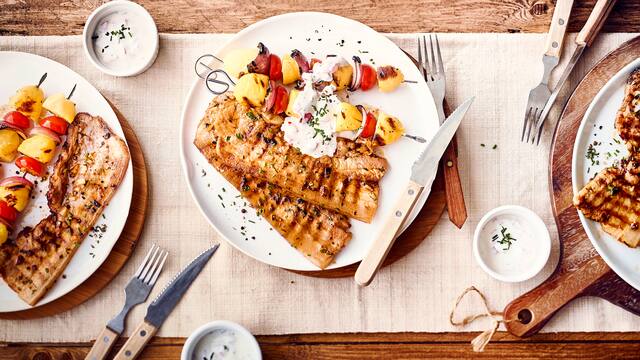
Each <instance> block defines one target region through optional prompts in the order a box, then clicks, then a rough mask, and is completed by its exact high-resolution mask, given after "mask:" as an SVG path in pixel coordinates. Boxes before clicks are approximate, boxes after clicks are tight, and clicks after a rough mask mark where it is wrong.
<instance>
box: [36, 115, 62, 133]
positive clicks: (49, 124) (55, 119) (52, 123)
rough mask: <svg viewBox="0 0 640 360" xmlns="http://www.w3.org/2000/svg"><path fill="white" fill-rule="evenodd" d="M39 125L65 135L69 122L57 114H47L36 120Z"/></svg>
mask: <svg viewBox="0 0 640 360" xmlns="http://www.w3.org/2000/svg"><path fill="white" fill-rule="evenodd" d="M38 123H39V124H40V126H42V127H44V128H47V129H49V130H51V131H54V132H55V133H57V134H58V135H65V134H66V133H67V127H68V126H69V123H68V122H67V121H66V120H65V119H63V118H61V117H59V116H47V117H45V118H42V119H40V121H39V122H38Z"/></svg>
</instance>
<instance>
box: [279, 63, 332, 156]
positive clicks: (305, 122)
mask: <svg viewBox="0 0 640 360" xmlns="http://www.w3.org/2000/svg"><path fill="white" fill-rule="evenodd" d="M317 66H318V65H316V67H317ZM314 69H315V67H314ZM302 79H303V80H304V82H305V86H304V89H303V90H302V91H301V92H300V93H299V94H298V96H297V97H296V99H295V101H294V103H293V108H292V109H293V111H294V112H295V113H296V115H298V116H288V117H286V118H285V119H284V122H283V123H282V126H281V127H280V128H281V130H282V131H283V133H284V140H285V141H286V142H288V143H289V144H291V145H292V146H295V147H296V148H298V149H299V150H300V152H302V153H303V154H306V155H309V156H312V157H314V158H319V157H321V156H324V155H328V156H332V155H333V154H334V153H335V152H336V147H337V140H336V133H335V132H336V118H337V116H338V115H337V114H338V111H340V110H339V109H340V102H341V100H340V99H339V98H338V96H336V94H335V93H334V92H335V88H334V87H333V85H327V86H326V87H325V88H324V89H323V90H322V91H320V92H318V91H316V90H315V89H314V88H313V83H314V81H313V80H314V73H305V74H303V75H302Z"/></svg>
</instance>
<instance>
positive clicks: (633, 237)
mask: <svg viewBox="0 0 640 360" xmlns="http://www.w3.org/2000/svg"><path fill="white" fill-rule="evenodd" d="M615 127H616V130H617V131H618V133H619V135H620V138H622V140H624V141H625V143H626V145H627V148H628V149H629V153H630V155H629V156H628V157H627V158H625V159H623V160H621V161H620V163H619V164H617V165H616V166H612V167H609V168H606V169H604V170H602V171H601V172H600V173H599V174H598V175H596V177H595V178H593V179H592V180H591V181H589V182H588V183H587V184H586V185H585V187H584V188H583V189H581V190H580V191H579V192H578V193H577V194H576V196H575V197H574V199H573V204H574V205H575V206H576V208H578V210H580V211H581V212H582V213H583V214H584V216H586V217H587V218H589V219H591V220H594V221H596V222H598V223H600V225H601V226H602V229H603V230H604V231H605V232H607V233H608V234H610V235H611V236H613V237H614V238H615V239H617V240H619V241H621V242H623V243H625V244H626V245H628V246H630V247H637V246H638V245H639V244H640V229H639V226H640V201H638V185H639V184H640V69H636V70H634V71H633V72H632V73H631V75H630V76H629V78H628V80H627V85H626V86H625V92H624V98H623V100H622V105H621V106H620V109H619V110H618V113H617V114H616V119H615Z"/></svg>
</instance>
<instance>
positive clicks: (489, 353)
mask: <svg viewBox="0 0 640 360" xmlns="http://www.w3.org/2000/svg"><path fill="white" fill-rule="evenodd" d="M101 2H102V1H79V0H71V1H56V0H23V1H13V0H5V1H3V2H2V3H0V35H71V34H80V33H82V27H83V25H84V21H85V19H86V18H87V16H88V15H89V13H90V12H91V11H92V10H93V9H94V8H96V7H97V6H98V5H99V3H101ZM139 2H140V3H141V4H143V5H144V6H145V8H147V9H148V10H149V12H150V13H151V15H152V16H153V17H154V19H155V20H156V22H157V24H158V29H159V30H160V31H161V32H170V33H233V32H237V31H239V30H240V29H242V28H244V27H245V26H246V25H248V24H251V23H254V22H255V21H258V20H260V19H263V18H266V17H269V16H272V15H277V14H281V13H285V12H291V11H311V10H314V11H327V12H331V13H335V14H339V15H343V16H347V17H350V18H353V19H355V20H358V21H361V22H363V23H365V24H367V25H370V26H371V27H373V28H374V29H376V30H378V31H381V32H546V31H547V29H548V27H549V22H550V20H551V15H552V13H553V7H554V2H553V1H551V0H501V1H495V0H447V1H442V0H426V1H422V4H418V2H416V1H411V0H386V1H358V2H354V3H353V4H346V3H345V2H339V1H333V0H316V1H306V2H296V3H297V4H294V3H293V2H292V3H289V2H287V1H281V0H271V1H255V0H252V1H242V2H240V3H239V4H238V3H236V1H210V0H160V1H152V0H144V1H139ZM594 3H595V0H579V1H576V2H575V4H574V9H573V12H572V16H571V21H570V23H569V31H573V32H575V31H579V29H580V28H581V27H582V25H583V24H584V22H585V20H586V18H587V17H588V15H589V13H590V11H591V8H592V7H593V4H594ZM300 4H301V5H300ZM215 14H225V15H224V18H219V17H217V15H215ZM604 31H609V32H640V1H637V0H618V3H617V5H616V6H615V8H614V9H613V12H612V13H611V16H610V17H609V20H608V21H607V23H606V24H605V26H604ZM629 316H631V315H629ZM476 335H477V334H476V333H443V334H428V333H392V334H389V333H374V334H306V335H283V336H258V340H259V341H260V344H261V346H262V349H263V352H264V355H265V358H266V359H310V358H313V359H362V358H364V359H373V358H394V359H416V358H427V357H429V358H433V357H437V358H465V357H474V358H497V357H500V358H501V359H509V358H518V359H522V358H559V357H573V358H582V359H591V358H610V357H612V356H614V355H615V358H618V359H622V358H629V359H632V358H638V357H639V355H638V354H640V333H554V334H539V335H536V336H533V337H531V338H529V339H525V340H520V339H517V338H515V337H513V336H511V335H509V334H506V333H498V334H496V336H495V337H494V340H493V342H492V343H491V344H489V346H487V348H486V350H485V352H484V353H480V354H476V353H473V352H471V348H470V346H469V341H470V340H471V339H472V338H473V337H475V336H476ZM183 342H184V339H180V338H161V339H154V340H153V341H152V342H151V346H149V347H147V349H146V350H145V352H144V353H143V356H142V357H143V358H149V359H176V358H178V357H179V354H180V351H181V348H182V343H183ZM122 344H123V341H120V342H119V344H118V345H116V348H117V347H119V346H121V345H122ZM89 347H90V344H88V343H77V344H24V343H20V344H15V343H2V342H0V358H2V359H5V358H15V359H81V358H84V355H85V354H86V353H87V351H88V349H89Z"/></svg>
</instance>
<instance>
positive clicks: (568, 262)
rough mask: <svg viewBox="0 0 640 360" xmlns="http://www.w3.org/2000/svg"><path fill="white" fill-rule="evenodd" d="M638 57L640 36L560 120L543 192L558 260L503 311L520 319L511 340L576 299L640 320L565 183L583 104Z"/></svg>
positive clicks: (583, 86) (593, 77)
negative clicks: (598, 301) (602, 303)
mask: <svg viewBox="0 0 640 360" xmlns="http://www.w3.org/2000/svg"><path fill="white" fill-rule="evenodd" d="M638 57H640V37H636V38H633V39H631V40H629V41H627V42H626V43H624V44H622V45H621V46H620V47H619V48H618V49H616V50H614V51H612V52H611V53H609V54H608V55H607V56H605V57H604V59H602V60H601V61H600V62H599V63H598V64H596V65H595V66H594V67H593V69H591V70H590V71H589V73H588V74H587V75H586V76H585V77H584V79H582V81H581V82H580V84H579V85H578V87H576V89H575V91H574V92H573V94H572V95H571V97H570V98H569V101H568V102H567V105H566V107H565V109H564V111H563V112H562V115H561V116H560V120H559V121H558V124H557V125H556V130H555V133H554V138H553V142H552V145H551V155H550V160H549V162H550V163H549V189H550V192H551V194H550V195H551V204H552V207H553V214H554V217H555V221H556V225H557V227H558V233H559V236H560V254H561V256H560V261H559V263H558V266H557V268H556V270H555V271H554V273H553V274H552V275H551V276H550V277H549V278H548V279H547V280H546V281H545V282H543V283H542V284H541V285H539V286H538V287H536V288H535V289H533V290H531V291H529V292H528V293H526V294H524V295H522V296H520V297H518V298H517V299H515V300H513V301H512V302H511V303H509V305H507V307H506V308H505V310H504V316H505V319H525V320H524V321H514V322H509V323H507V324H506V327H507V330H508V331H509V332H510V333H512V334H513V335H516V336H530V335H532V334H534V333H536V332H537V331H538V330H540V329H541V328H542V327H543V326H544V324H546V322H547V321H549V320H550V319H551V317H552V316H553V315H554V314H555V313H556V312H557V311H558V310H560V309H561V308H562V307H563V306H565V305H566V304H568V303H569V302H571V301H572V300H573V299H575V298H578V297H581V296H597V297H600V298H603V299H605V300H608V301H610V302H612V303H613V304H615V305H618V306H620V307H622V308H624V309H626V310H628V311H630V312H632V313H634V314H637V315H640V302H638V299H640V291H637V290H636V289H634V288H633V287H631V286H630V285H628V284H627V283H626V282H624V281H623V280H622V279H621V278H620V277H619V276H617V275H616V274H615V273H614V272H613V270H611V269H610V268H609V267H608V266H607V264H606V263H605V262H604V260H603V259H602V258H601V257H600V256H599V255H598V253H597V251H596V250H595V248H594V247H593V246H592V245H591V242H590V241H589V238H588V237H587V234H586V233H585V231H584V229H583V227H582V224H581V223H580V218H579V217H578V212H577V210H576V209H575V208H574V207H573V202H572V199H573V189H572V183H571V171H572V169H571V159H572V152H573V145H574V142H575V139H576V136H577V133H578V128H579V127H580V123H581V121H582V118H583V117H584V114H585V112H586V110H587V108H588V107H589V104H591V101H592V100H593V98H594V97H595V96H596V94H597V93H598V91H600V89H601V88H602V87H603V86H604V85H605V84H606V83H607V82H608V81H609V79H611V77H613V75H615V74H616V73H617V72H618V71H620V70H621V69H622V68H623V67H624V66H625V65H627V64H629V63H630V62H631V61H633V60H635V59H637V58H638ZM611 121H614V119H613V118H611ZM527 320H528V321H527Z"/></svg>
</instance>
